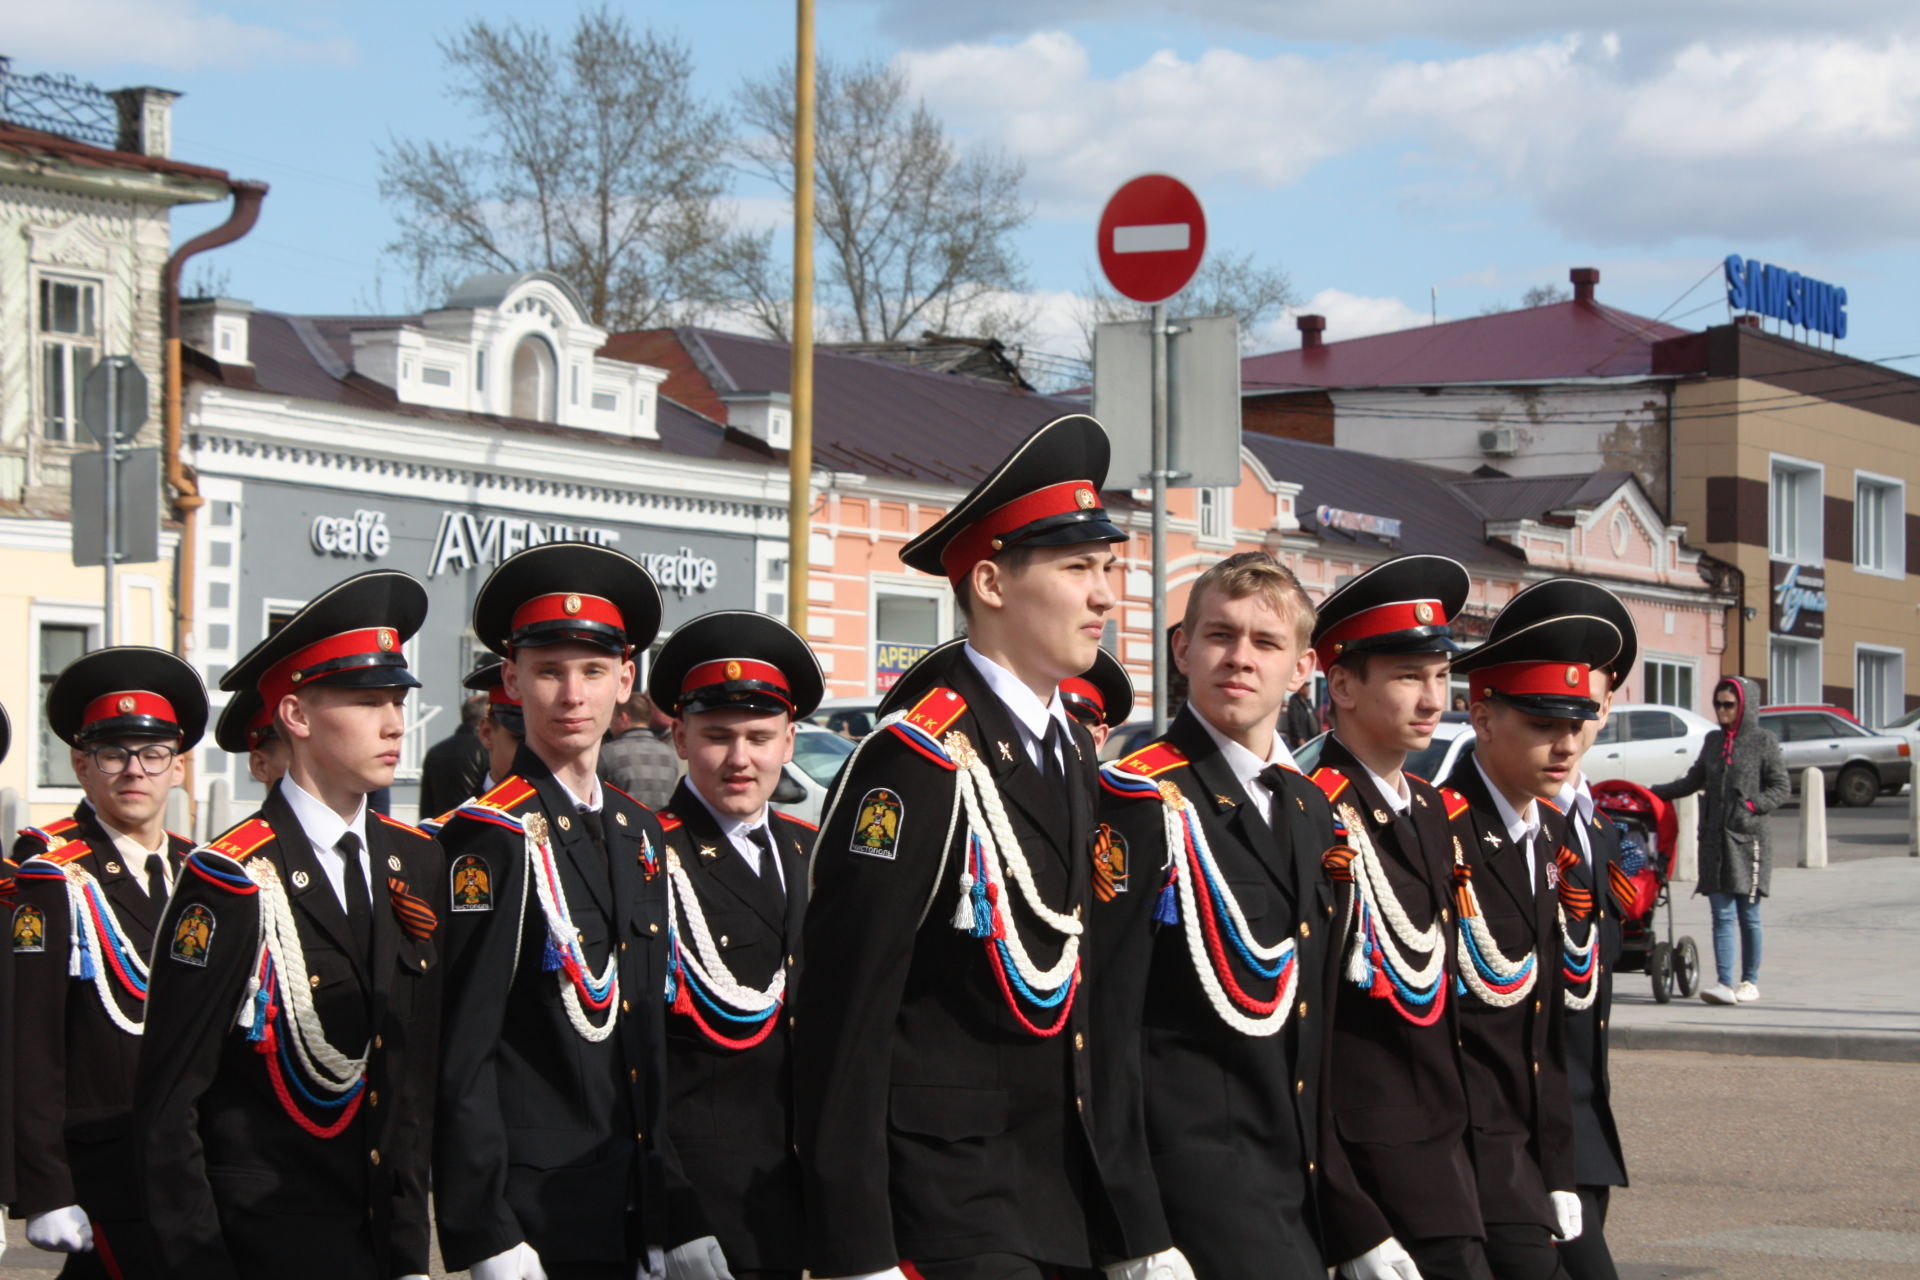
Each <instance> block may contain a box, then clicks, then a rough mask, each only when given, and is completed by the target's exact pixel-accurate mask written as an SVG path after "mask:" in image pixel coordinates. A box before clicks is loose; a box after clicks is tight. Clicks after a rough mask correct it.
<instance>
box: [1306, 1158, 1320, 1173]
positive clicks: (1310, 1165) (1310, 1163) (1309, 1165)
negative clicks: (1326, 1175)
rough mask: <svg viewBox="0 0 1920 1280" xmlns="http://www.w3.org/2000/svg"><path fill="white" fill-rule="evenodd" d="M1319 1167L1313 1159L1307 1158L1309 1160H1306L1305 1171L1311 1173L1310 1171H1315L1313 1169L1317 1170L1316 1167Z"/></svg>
mask: <svg viewBox="0 0 1920 1280" xmlns="http://www.w3.org/2000/svg"><path fill="white" fill-rule="evenodd" d="M1319 1167H1320V1166H1319V1165H1317V1164H1315V1163H1314V1162H1313V1161H1311V1160H1309V1161H1307V1172H1308V1173H1312V1172H1314V1171H1315V1170H1317V1169H1318V1168H1319Z"/></svg>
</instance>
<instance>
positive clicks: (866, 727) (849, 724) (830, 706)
mask: <svg viewBox="0 0 1920 1280" xmlns="http://www.w3.org/2000/svg"><path fill="white" fill-rule="evenodd" d="M879 719H880V699H879V698H878V697H876V696H868V697H859V698H828V699H827V700H826V701H825V702H822V703H821V704H820V705H819V706H818V707H816V708H814V712H813V714H812V715H810V716H808V717H807V721H806V722H807V723H808V724H815V725H819V726H820V727H821V728H822V729H830V730H832V731H833V732H835V733H837V734H840V735H841V736H842V737H844V738H849V739H852V740H853V741H856V742H857V741H859V740H860V739H861V738H864V737H866V736H867V735H868V734H870V733H872V732H873V726H874V723H875V722H876V721H877V720H879Z"/></svg>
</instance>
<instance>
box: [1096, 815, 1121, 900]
mask: <svg viewBox="0 0 1920 1280" xmlns="http://www.w3.org/2000/svg"><path fill="white" fill-rule="evenodd" d="M1126 891H1127V838H1126V837H1125V836H1123V835H1121V834H1120V833H1119V832H1118V831H1115V830H1114V829H1113V828H1112V827H1110V826H1108V825H1107V824H1106V823H1104V822H1103V823H1101V824H1100V832H1099V834H1098V835H1096V836H1094V838H1093V896H1094V897H1096V898H1098V899H1100V901H1102V902H1112V901H1113V900H1114V899H1115V898H1116V897H1118V896H1119V895H1121V894H1123V893H1125V892H1126Z"/></svg>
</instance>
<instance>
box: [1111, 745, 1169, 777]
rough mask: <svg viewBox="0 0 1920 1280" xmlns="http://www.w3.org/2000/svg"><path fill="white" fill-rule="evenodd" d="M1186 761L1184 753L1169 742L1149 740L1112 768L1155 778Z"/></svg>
mask: <svg viewBox="0 0 1920 1280" xmlns="http://www.w3.org/2000/svg"><path fill="white" fill-rule="evenodd" d="M1186 762H1187V757H1186V753H1185V752H1183V751H1181V750H1180V748H1178V747H1176V746H1174V745H1173V744H1172V743H1171V742H1149V743H1148V744H1147V745H1146V746H1144V747H1142V748H1140V749H1139V750H1138V751H1136V752H1134V753H1133V754H1132V755H1130V756H1127V757H1126V758H1125V759H1123V760H1121V761H1120V762H1119V763H1118V764H1116V765H1115V766H1114V768H1116V769H1119V770H1120V771H1122V772H1123V773H1134V774H1138V775H1140V776H1141V777H1143V778H1157V777H1159V776H1160V775H1161V774H1163V773H1166V772H1168V771H1169V770H1173V769H1178V768H1179V767H1180V766H1181V765H1184V764H1185V763H1186Z"/></svg>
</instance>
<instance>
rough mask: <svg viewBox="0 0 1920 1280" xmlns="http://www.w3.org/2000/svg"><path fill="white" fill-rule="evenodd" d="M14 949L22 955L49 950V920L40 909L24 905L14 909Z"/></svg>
mask: <svg viewBox="0 0 1920 1280" xmlns="http://www.w3.org/2000/svg"><path fill="white" fill-rule="evenodd" d="M13 949H14V951H15V952H16V953H17V954H20V955H32V954H35V953H38V952H41V951H45V950H46V949H47V918H46V916H45V915H43V914H42V913H41V911H40V908H38V907H30V906H26V905H25V904H22V905H21V906H17V907H15V908H14V909H13Z"/></svg>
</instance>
